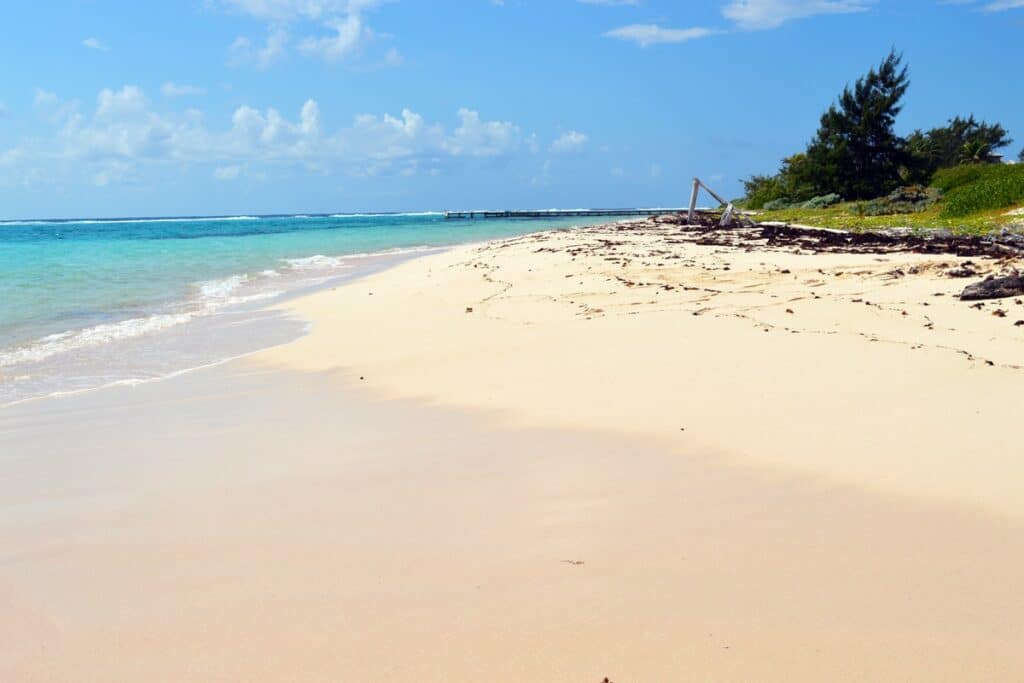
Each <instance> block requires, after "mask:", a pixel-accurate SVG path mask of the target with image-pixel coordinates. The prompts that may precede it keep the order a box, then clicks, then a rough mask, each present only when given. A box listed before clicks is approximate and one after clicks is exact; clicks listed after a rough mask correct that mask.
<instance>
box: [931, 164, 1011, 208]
mask: <svg viewBox="0 0 1024 683" xmlns="http://www.w3.org/2000/svg"><path fill="white" fill-rule="evenodd" d="M975 169H976V170H977V171H978V175H977V177H976V178H975V179H974V180H972V181H968V182H965V183H962V184H959V185H954V187H953V189H951V190H950V191H949V192H948V193H946V201H945V203H944V206H943V208H942V217H943V218H959V217H962V216H969V215H971V214H975V213H980V212H982V211H991V210H995V209H1004V208H1007V207H1010V206H1014V205H1015V204H1020V203H1021V202H1024V166H1021V165H1019V164H1017V165H1009V164H1005V165H1004V164H999V165H987V166H977V167H975Z"/></svg>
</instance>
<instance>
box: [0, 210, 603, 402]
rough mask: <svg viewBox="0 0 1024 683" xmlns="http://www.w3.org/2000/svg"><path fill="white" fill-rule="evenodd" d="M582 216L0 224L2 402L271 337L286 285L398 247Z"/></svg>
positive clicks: (287, 330) (351, 271)
mask: <svg viewBox="0 0 1024 683" xmlns="http://www.w3.org/2000/svg"><path fill="white" fill-rule="evenodd" d="M584 220H586V219H581V218H567V219H536V220H523V219H515V220H477V221H447V220H445V219H444V216H443V215H441V214H437V213H417V214H379V215H367V214H353V215H346V214H333V215H318V216H307V215H301V216H223V217H196V218H189V217H185V218H138V219H109V220H107V219H82V220H54V221H0V405H3V404H6V403H11V402H14V401H19V400H23V399H26V398H33V397H37V396H42V395H47V394H52V393H58V392H65V391H79V390H83V389H89V388H93V387H96V386H104V385H107V384H111V383H117V382H131V381H142V380H148V379H152V378H156V377H162V376H166V375H167V374H173V373H174V372H179V371H182V370H186V369H188V368H192V367H197V366H199V365H205V364H209V363H211V362H216V361H217V360H222V359H224V358H227V357H231V356H235V355H239V354H240V353H245V352H248V351H251V350H256V349H258V348H264V347H266V346H269V345H272V344H276V343H281V342H283V341H287V340H288V339H291V338H294V337H295V336H297V335H298V334H301V331H302V325H301V324H300V323H298V322H297V321H286V320H284V319H282V318H281V317H280V316H279V315H276V314H273V313H270V312H267V311H266V310H265V307H266V305H267V304H268V303H271V302H273V301H276V300H279V299H280V298H281V297H283V296H287V295H288V294H289V293H294V292H296V291H301V290H304V289H308V288H310V287H316V286H322V285H323V284H324V283H327V282H330V281H332V280H334V279H335V278H339V277H341V276H344V275H348V276H352V275H356V274H358V273H359V272H360V270H361V269H363V268H366V267H372V265H371V262H372V261H374V259H369V260H368V259H367V258H366V257H368V256H375V255H380V254H393V255H399V256H401V255H407V254H415V253H417V252H419V251H421V250H426V249H430V248H438V247H444V246H449V245H452V244H457V243H460V242H469V241H476V240H483V239H490V238H495V237H502V236H510V235H516V234H523V233H527V232H533V231H536V230H540V229H545V228H550V227H568V226H572V225H579V224H581V221H584Z"/></svg>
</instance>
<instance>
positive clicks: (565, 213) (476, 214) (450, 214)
mask: <svg viewBox="0 0 1024 683" xmlns="http://www.w3.org/2000/svg"><path fill="white" fill-rule="evenodd" d="M682 211H686V209H541V210H538V211H445V212H444V217H445V219H446V220H477V219H486V218H562V217H573V216H580V217H589V216H660V215H661V214H663V213H680V212H682Z"/></svg>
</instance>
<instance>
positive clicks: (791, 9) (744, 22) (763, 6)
mask: <svg viewBox="0 0 1024 683" xmlns="http://www.w3.org/2000/svg"><path fill="white" fill-rule="evenodd" d="M869 4H870V0H732V2H730V3H729V4H728V5H726V6H725V7H724V8H723V9H722V15H723V16H725V18H726V19H729V20H731V21H733V22H734V23H735V24H736V26H737V27H738V28H741V29H744V30H750V31H756V30H761V29H769V28H776V27H778V26H781V25H782V24H784V23H785V22H787V21H791V20H793V19H804V18H806V17H812V16H815V15H819V14H849V13H852V12H864V11H867V9H868V6H869Z"/></svg>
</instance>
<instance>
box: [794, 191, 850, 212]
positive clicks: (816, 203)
mask: <svg viewBox="0 0 1024 683" xmlns="http://www.w3.org/2000/svg"><path fill="white" fill-rule="evenodd" d="M841 201H843V198H842V197H840V196H839V195H837V194H836V193H835V192H833V193H832V194H823V195H821V196H820V197H812V198H811V199H808V200H807V201H806V202H804V203H803V204H801V205H800V208H802V209H827V208H828V207H830V206H835V205H836V204H838V203H839V202H841Z"/></svg>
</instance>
